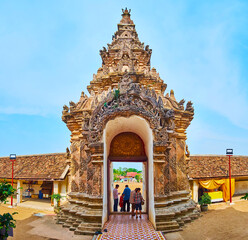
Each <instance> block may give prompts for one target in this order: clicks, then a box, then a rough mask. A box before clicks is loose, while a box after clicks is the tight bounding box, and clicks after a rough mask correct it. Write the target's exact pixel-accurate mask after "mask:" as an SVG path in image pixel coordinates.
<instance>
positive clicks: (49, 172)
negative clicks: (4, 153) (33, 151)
mask: <svg viewBox="0 0 248 240" xmlns="http://www.w3.org/2000/svg"><path fill="white" fill-rule="evenodd" d="M68 170H69V166H68V164H67V159H66V153H50V154H37V155H25V156H16V161H15V162H14V179H27V180H28V179H35V180H62V179H64V178H65V176H66V174H67V172H68ZM11 172H12V164H11V161H10V160H9V157H0V178H6V179H9V178H11Z"/></svg>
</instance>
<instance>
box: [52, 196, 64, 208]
mask: <svg viewBox="0 0 248 240" xmlns="http://www.w3.org/2000/svg"><path fill="white" fill-rule="evenodd" d="M51 198H52V200H56V205H55V206H54V208H57V209H58V208H59V207H60V200H61V198H63V197H62V196H61V195H60V194H59V193H54V194H52V195H51Z"/></svg>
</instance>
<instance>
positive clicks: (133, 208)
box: [129, 188, 136, 217]
mask: <svg viewBox="0 0 248 240" xmlns="http://www.w3.org/2000/svg"><path fill="white" fill-rule="evenodd" d="M135 193H136V188H135V190H133V191H131V194H130V198H129V202H130V204H131V206H132V216H133V217H134V216H135V213H134V211H135V202H134V196H135Z"/></svg>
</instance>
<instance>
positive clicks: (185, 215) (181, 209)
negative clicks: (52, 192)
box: [57, 191, 200, 235]
mask: <svg viewBox="0 0 248 240" xmlns="http://www.w3.org/2000/svg"><path fill="white" fill-rule="evenodd" d="M69 197H70V199H69V203H68V204H67V205H66V206H63V207H62V209H61V212H60V213H59V214H58V216H57V223H58V224H62V226H63V227H67V228H69V229H70V230H71V231H74V233H75V234H78V235H94V233H95V232H96V231H100V230H101V228H102V212H103V199H102V198H101V197H93V196H88V195H87V194H84V193H70V194H69ZM154 200H155V214H156V230H157V231H161V232H163V233H168V232H175V231H180V230H182V227H183V226H184V224H186V223H189V222H191V221H193V220H194V219H197V218H198V217H199V216H200V213H199V211H198V210H197V206H196V204H195V202H194V201H193V200H192V199H191V198H190V193H189V192H188V191H177V192H172V193H170V194H168V195H166V196H156V197H155V198H154Z"/></svg>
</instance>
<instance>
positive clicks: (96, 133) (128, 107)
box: [89, 75, 174, 145]
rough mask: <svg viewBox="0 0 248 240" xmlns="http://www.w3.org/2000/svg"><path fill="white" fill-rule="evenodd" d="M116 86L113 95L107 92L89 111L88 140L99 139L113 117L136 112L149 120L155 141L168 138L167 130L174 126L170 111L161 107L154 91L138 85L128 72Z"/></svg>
mask: <svg viewBox="0 0 248 240" xmlns="http://www.w3.org/2000/svg"><path fill="white" fill-rule="evenodd" d="M119 87H120V88H119V90H118V91H119V92H118V94H119V95H118V97H117V98H116V95H115V93H116V92H109V93H108V94H107V96H106V97H105V98H104V99H103V101H101V102H100V103H99V104H98V106H97V107H96V109H95V110H94V111H93V114H92V117H91V119H90V122H89V128H90V130H91V132H90V138H89V140H90V142H92V143H95V142H99V141H100V140H101V137H102V131H103V128H104V126H105V124H106V123H107V121H109V120H111V119H114V118H115V117H116V116H124V117H130V116H132V115H138V116H141V117H143V118H145V119H146V120H147V121H148V122H149V124H150V126H151V128H152V129H153V132H154V135H155V141H156V142H158V143H160V144H162V145H165V144H166V143H167V141H168V133H167V131H168V130H170V131H171V130H173V129H174V125H173V122H174V121H173V119H174V111H173V110H172V109H167V108H164V106H163V104H162V103H161V101H160V100H159V101H158V100H157V99H158V98H157V95H156V93H155V91H154V90H150V89H147V88H144V87H140V85H139V84H137V83H134V82H133V81H132V78H131V77H130V76H129V75H125V76H124V77H123V78H122V80H121V82H120V84H119ZM116 91H117V90H116Z"/></svg>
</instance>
